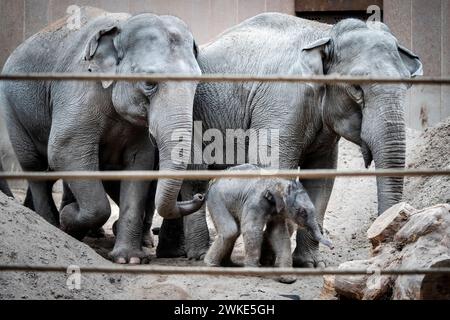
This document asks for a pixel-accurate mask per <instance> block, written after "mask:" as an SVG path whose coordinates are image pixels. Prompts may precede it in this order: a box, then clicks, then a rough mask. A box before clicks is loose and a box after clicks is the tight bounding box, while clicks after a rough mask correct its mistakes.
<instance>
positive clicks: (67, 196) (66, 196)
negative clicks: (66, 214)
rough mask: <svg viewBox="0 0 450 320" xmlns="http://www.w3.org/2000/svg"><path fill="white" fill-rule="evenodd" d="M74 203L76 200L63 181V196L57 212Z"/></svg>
mask: <svg viewBox="0 0 450 320" xmlns="http://www.w3.org/2000/svg"><path fill="white" fill-rule="evenodd" d="M76 201H77V199H75V196H74V195H73V193H72V190H70V188H69V185H68V184H67V183H66V182H65V181H63V194H62V199H61V205H60V207H59V211H61V210H62V209H63V208H64V207H65V206H67V205H68V204H71V203H73V202H76Z"/></svg>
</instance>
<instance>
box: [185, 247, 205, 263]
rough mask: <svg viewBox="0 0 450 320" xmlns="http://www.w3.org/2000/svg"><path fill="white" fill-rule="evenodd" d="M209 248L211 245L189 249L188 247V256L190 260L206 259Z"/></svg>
mask: <svg viewBox="0 0 450 320" xmlns="http://www.w3.org/2000/svg"><path fill="white" fill-rule="evenodd" d="M208 249H209V245H208V247H203V248H197V247H194V248H193V247H191V248H189V249H186V256H187V258H188V259H189V260H203V259H205V256H206V253H207V252H208Z"/></svg>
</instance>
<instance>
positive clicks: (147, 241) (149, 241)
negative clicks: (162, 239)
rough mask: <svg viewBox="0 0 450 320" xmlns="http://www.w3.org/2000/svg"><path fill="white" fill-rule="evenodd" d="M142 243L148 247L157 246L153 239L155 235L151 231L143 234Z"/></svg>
mask: <svg viewBox="0 0 450 320" xmlns="http://www.w3.org/2000/svg"><path fill="white" fill-rule="evenodd" d="M142 245H143V246H144V247H147V248H154V247H155V242H154V240H153V236H152V234H151V232H145V233H144V234H143V235H142Z"/></svg>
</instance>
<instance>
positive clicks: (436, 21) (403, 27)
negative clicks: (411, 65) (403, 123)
mask: <svg viewBox="0 0 450 320" xmlns="http://www.w3.org/2000/svg"><path fill="white" fill-rule="evenodd" d="M383 6H384V8H383V9H384V22H385V23H386V24H388V25H389V27H390V28H391V30H392V31H393V33H394V34H395V35H396V36H397V38H398V39H399V41H400V43H402V44H403V45H404V46H406V47H408V48H410V49H412V51H413V52H414V53H416V54H417V55H418V56H419V57H420V59H421V60H422V63H423V66H424V75H425V76H436V77H441V76H442V77H448V76H450V24H449V19H450V18H449V17H450V1H449V0H427V1H423V0H384V3H383ZM408 101H409V103H408V104H407V108H406V115H407V122H408V124H409V126H410V127H412V128H415V129H423V128H426V127H428V126H432V125H434V124H436V123H437V122H439V121H440V120H442V119H445V118H447V117H449V116H450V87H449V86H414V87H413V88H412V89H411V90H410V93H409V97H408Z"/></svg>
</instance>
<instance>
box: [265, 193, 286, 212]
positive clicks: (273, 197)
mask: <svg viewBox="0 0 450 320" xmlns="http://www.w3.org/2000/svg"><path fill="white" fill-rule="evenodd" d="M264 198H266V199H267V201H269V203H270V204H272V205H274V206H275V211H276V213H277V214H280V213H281V212H282V211H283V210H284V209H285V204H284V200H283V197H282V196H281V194H280V193H279V192H278V191H275V192H272V191H270V190H266V192H265V193H264Z"/></svg>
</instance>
